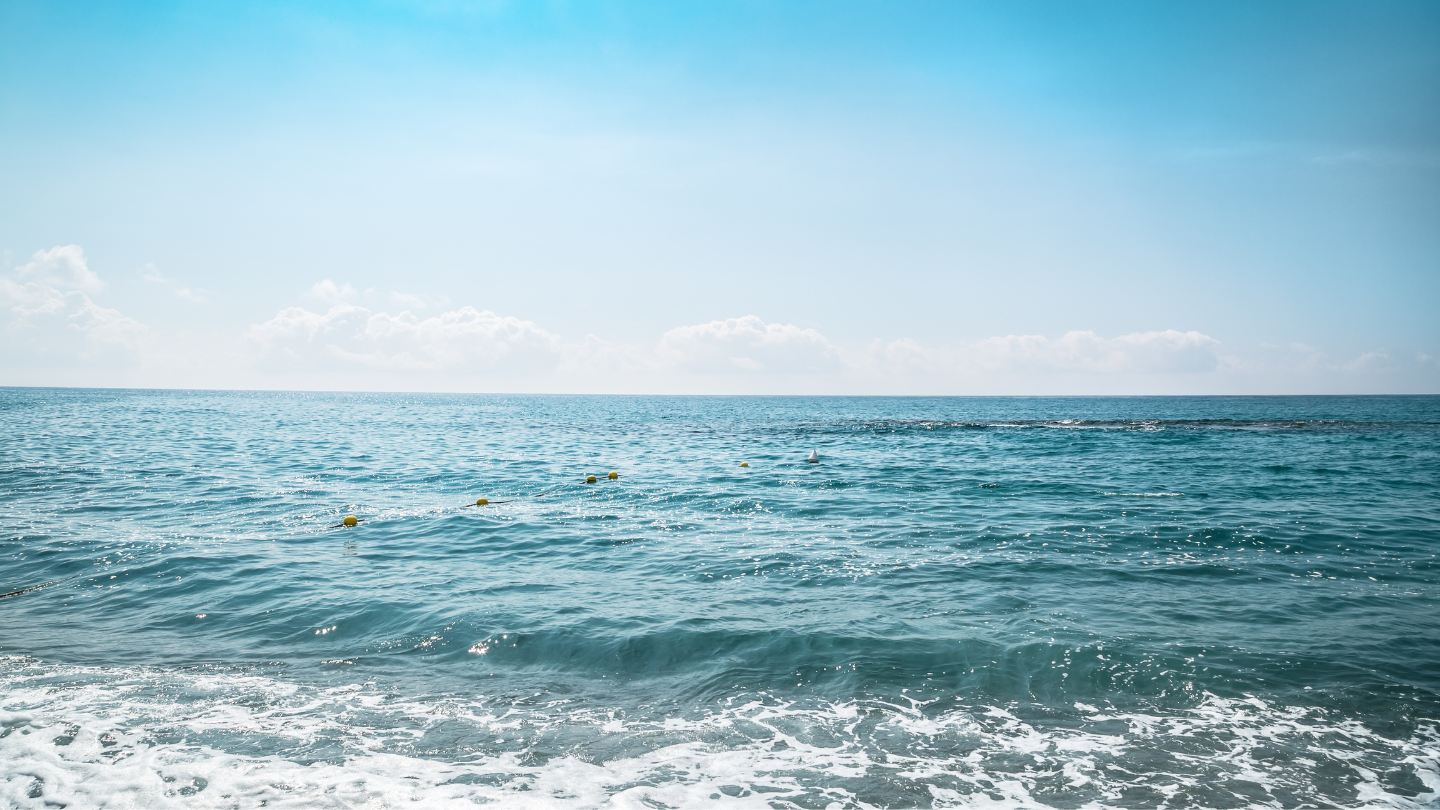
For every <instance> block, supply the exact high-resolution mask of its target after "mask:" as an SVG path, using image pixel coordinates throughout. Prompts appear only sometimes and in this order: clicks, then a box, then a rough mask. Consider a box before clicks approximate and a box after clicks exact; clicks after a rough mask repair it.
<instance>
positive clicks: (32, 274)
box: [15, 245, 105, 294]
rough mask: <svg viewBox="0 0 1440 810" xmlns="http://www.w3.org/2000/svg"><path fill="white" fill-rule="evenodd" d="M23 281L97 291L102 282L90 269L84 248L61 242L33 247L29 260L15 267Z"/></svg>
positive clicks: (16, 272)
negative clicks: (51, 245) (35, 249)
mask: <svg viewBox="0 0 1440 810" xmlns="http://www.w3.org/2000/svg"><path fill="white" fill-rule="evenodd" d="M15 274H16V275H17V276H18V277H19V278H20V280H21V281H22V282H26V283H35V284H43V285H46V286H50V287H54V288H56V289H60V290H82V291H84V292H87V293H91V294H94V293H98V292H100V291H101V290H103V289H105V282H103V281H101V280H100V277H99V276H97V275H95V274H94V273H93V272H91V271H90V268H89V266H87V264H86V262H85V251H83V250H81V249H80V246H79V245H61V246H58V247H53V248H50V249H49V250H40V251H36V253H35V255H34V256H32V257H31V258H30V263H29V264H25V265H21V266H20V267H17V268H15Z"/></svg>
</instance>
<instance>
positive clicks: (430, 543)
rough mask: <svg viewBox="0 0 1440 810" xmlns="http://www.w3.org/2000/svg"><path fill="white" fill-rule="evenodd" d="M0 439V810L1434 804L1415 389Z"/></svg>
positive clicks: (1435, 512) (690, 401)
mask: <svg viewBox="0 0 1440 810" xmlns="http://www.w3.org/2000/svg"><path fill="white" fill-rule="evenodd" d="M0 424H3V429H0V591H3V592H5V593H9V592H12V591H17V590H21V589H25V588H30V587H32V586H36V585H40V584H42V583H52V584H49V585H46V586H45V587H40V588H38V589H35V590H28V591H25V592H22V593H18V594H15V595H10V596H6V597H5V598H3V599H0V806H4V807H16V808H54V807H70V808H82V807H144V808H168V807H216V808H232V807H233V808H249V807H260V806H265V807H271V808H287V807H375V808H380V807H427V808H428V807H475V806H496V807H506V808H509V807H522V808H527V807H535V808H590V807H624V808H652V809H658V808H689V807H712V806H713V807H717V808H725V807H735V808H767V809H768V808H861V807H865V808H870V807H1054V808H1079V807H1099V806H1104V807H1165V808H1186V807H1252V806H1253V807H1361V806H1365V807H1370V806H1383V807H1434V806H1440V560H1437V557H1436V554H1437V553H1440V398H1437V397H1299V398H1273V397H1266V398H997V399H986V398H893V399H892V398H703V397H677V398H667V397H558V396H554V397H551V396H480V395H475V396H449V395H396V394H307V393H236V392H230V393H222V392H190V391H96V390H61V389H13V388H12V389H0ZM812 449H815V450H818V451H819V454H820V463H819V464H807V463H806V462H805V458H806V456H807V455H808V454H809V453H810V451H811V450H812ZM741 462H748V463H749V465H750V466H749V467H741V466H740V464H741ZM612 470H613V471H616V472H618V473H619V478H618V480H614V481H611V480H609V479H608V478H607V477H606V473H608V472H610V471H612ZM591 474H593V475H597V476H599V480H598V482H597V483H595V484H586V483H584V479H585V476H587V475H591ZM481 497H484V498H488V499H489V500H490V501H491V503H490V505H488V506H484V507H477V506H473V505H472V506H467V504H473V503H474V502H475V500H476V499H477V498H481ZM501 501H505V502H504V503H501ZM348 514H353V515H355V516H357V517H358V518H360V520H361V522H360V524H359V525H358V526H356V527H354V528H330V527H333V526H335V525H336V524H337V523H340V522H341V520H342V518H343V517H344V516H345V515H348Z"/></svg>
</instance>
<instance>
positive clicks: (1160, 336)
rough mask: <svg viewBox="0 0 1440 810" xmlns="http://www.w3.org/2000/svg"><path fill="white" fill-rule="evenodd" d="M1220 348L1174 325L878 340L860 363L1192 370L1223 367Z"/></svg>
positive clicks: (884, 368)
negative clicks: (931, 340)
mask: <svg viewBox="0 0 1440 810" xmlns="http://www.w3.org/2000/svg"><path fill="white" fill-rule="evenodd" d="M1219 349H1220V342H1219V341H1217V340H1215V339H1214V338H1212V337H1210V336H1208V335H1204V334H1201V333H1200V332H1179V331H1176V330H1174V329H1168V330H1166V331H1164V332H1135V333H1132V334H1128V335H1121V336H1119V337H1114V338H1102V337H1100V336H1099V335H1097V334H1095V333H1094V332H1091V331H1072V332H1067V333H1065V334H1064V335H1062V336H1061V337H1059V338H1055V339H1051V338H1047V337H1045V336H1044V335H1007V336H1005V337H992V338H986V339H984V340H980V341H976V342H973V343H963V344H959V345H957V346H953V347H940V348H929V347H925V346H921V345H920V344H918V343H916V342H915V341H913V340H897V341H892V342H890V343H882V342H880V341H876V342H875V343H874V344H872V345H871V348H870V350H869V352H868V356H866V357H864V358H863V359H862V360H859V361H858V362H857V365H861V366H866V367H869V368H872V369H875V370H877V371H881V372H885V373H890V374H894V373H898V372H903V371H906V370H914V371H926V372H932V373H933V372H948V373H952V374H974V373H1056V372H1059V373H1065V372H1083V373H1090V374H1117V373H1141V374H1154V373H1186V372H1204V371H1215V370H1217V369H1218V368H1219V366H1220V362H1221V361H1220V356H1219Z"/></svg>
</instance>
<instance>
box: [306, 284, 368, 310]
mask: <svg viewBox="0 0 1440 810" xmlns="http://www.w3.org/2000/svg"><path fill="white" fill-rule="evenodd" d="M308 294H309V296H310V297H311V298H314V299H317V300H319V301H322V302H324V303H326V304H339V303H342V302H345V301H356V300H359V298H360V291H359V290H356V289H355V288H354V287H352V286H350V285H349V284H348V283H346V284H336V283H335V282H333V281H331V280H330V279H328V278H327V279H325V280H324V281H317V282H315V284H314V285H312V286H311V287H310V292H309V293H308Z"/></svg>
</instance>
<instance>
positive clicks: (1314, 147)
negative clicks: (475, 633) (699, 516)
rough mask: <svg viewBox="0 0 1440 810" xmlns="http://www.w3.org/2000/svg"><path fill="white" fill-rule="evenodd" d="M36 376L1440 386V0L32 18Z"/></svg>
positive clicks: (803, 384)
mask: <svg viewBox="0 0 1440 810" xmlns="http://www.w3.org/2000/svg"><path fill="white" fill-rule="evenodd" d="M0 31H4V32H5V33H6V39H5V47H4V48H0V188H3V189H5V191H6V193H4V194H0V385H80V386H85V385H93V386H156V387H225V388H247V387H257V388H298V389H346V390H435V391H564V392H587V391H594V392H609V391H615V392H622V391H633V392H653V393H663V392H674V393H797V394H798V393H853V394H891V393H894V394H902V393H913V394H928V393H939V394H946V393H953V394H969V393H973V394H1008V393H1013V394H1043V393H1056V394H1062V393H1086V394H1105V393H1114V394H1147V393H1156V394H1160V393H1196V394H1203V393H1345V392H1354V393H1415V392H1424V393H1437V392H1440V362H1437V360H1436V359H1435V358H1437V357H1440V318H1436V317H1435V312H1436V311H1440V228H1436V227H1435V223H1437V222H1440V105H1437V104H1436V103H1435V99H1436V98H1440V47H1437V46H1436V43H1437V42H1440V4H1437V3H1434V2H1429V0H1394V1H1393V2H1387V3H1358V2H1351V0H1303V1H1302V0H1268V1H1267V2H1263V3H1247V2H1233V3H1232V2H1210V1H1209V0H1203V1H1202V0H1176V2H1167V3H1127V2H1107V3H1090V2H1070V0H1037V1H1036V2H1033V3H1005V2H993V3H992V2H951V1H950V0H946V1H945V2H939V1H936V2H931V1H930V0H916V2H909V3H904V4H899V5H895V4H891V5H884V4H875V3H871V2H864V1H863V0H825V2H815V1H813V0H786V1H785V2H777V3H750V2H746V1H745V0H741V1H740V2H734V3H714V4H698V3H690V4H684V3H681V4H673V3H671V4H665V3H653V2H645V1H644V0H606V2H603V3H590V2H573V1H572V0H556V2H546V3H512V2H506V1H505V0H500V1H499V2H491V1H490V0H484V2H468V1H467V0H457V1H456V2H430V1H429V0H375V1H374V2H372V1H371V0H360V2H355V3H331V2H323V1H322V0H299V2H294V3H286V4H278V5H277V4H273V3H260V2H251V0H240V2H235V3H224V4H217V3H205V2H199V0H175V2H168V3H148V2H138V1H134V0H120V2H117V3H111V4H94V3H86V2H80V0H49V1H48V2H39V1H38V0H15V1H14V2H7V3H0Z"/></svg>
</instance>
